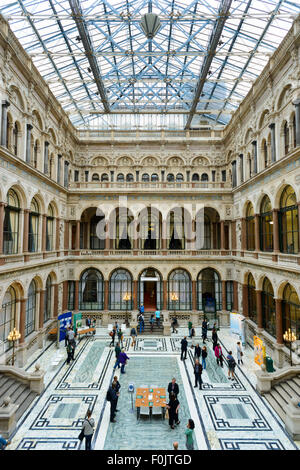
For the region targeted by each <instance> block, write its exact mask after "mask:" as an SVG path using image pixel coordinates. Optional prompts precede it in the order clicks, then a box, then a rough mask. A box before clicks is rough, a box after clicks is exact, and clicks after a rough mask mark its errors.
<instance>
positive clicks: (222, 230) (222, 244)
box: [220, 220, 225, 254]
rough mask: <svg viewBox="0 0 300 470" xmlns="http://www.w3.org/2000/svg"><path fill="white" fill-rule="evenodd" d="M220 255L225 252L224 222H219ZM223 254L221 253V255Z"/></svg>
mask: <svg viewBox="0 0 300 470" xmlns="http://www.w3.org/2000/svg"><path fill="white" fill-rule="evenodd" d="M220 224H221V253H222V252H223V251H225V222H224V220H221V222H220ZM222 254H223V253H222Z"/></svg>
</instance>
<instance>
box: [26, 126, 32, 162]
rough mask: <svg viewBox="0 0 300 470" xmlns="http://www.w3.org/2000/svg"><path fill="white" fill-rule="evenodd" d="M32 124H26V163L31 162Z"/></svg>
mask: <svg viewBox="0 0 300 470" xmlns="http://www.w3.org/2000/svg"><path fill="white" fill-rule="evenodd" d="M32 129H33V126H32V125H31V124H27V126H26V154H25V158H26V163H30V162H31V131H32Z"/></svg>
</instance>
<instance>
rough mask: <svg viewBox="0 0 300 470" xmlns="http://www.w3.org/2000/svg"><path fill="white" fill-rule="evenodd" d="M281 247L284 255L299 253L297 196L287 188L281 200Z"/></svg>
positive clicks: (291, 189) (289, 187)
mask: <svg viewBox="0 0 300 470" xmlns="http://www.w3.org/2000/svg"><path fill="white" fill-rule="evenodd" d="M279 246H280V251H281V252H282V253H292V254H295V253H298V252H299V244H298V207H297V199H296V194H295V192H294V190H293V188H292V187H291V186H286V187H285V188H284V190H283V192H282V195H281V198H280V209H279Z"/></svg>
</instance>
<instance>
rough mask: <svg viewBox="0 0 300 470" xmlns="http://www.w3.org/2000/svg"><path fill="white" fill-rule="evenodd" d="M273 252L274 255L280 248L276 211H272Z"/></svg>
mask: <svg viewBox="0 0 300 470" xmlns="http://www.w3.org/2000/svg"><path fill="white" fill-rule="evenodd" d="M272 214H273V243H274V246H273V251H274V252H275V253H279V251H280V246H279V223H278V209H273V211H272Z"/></svg>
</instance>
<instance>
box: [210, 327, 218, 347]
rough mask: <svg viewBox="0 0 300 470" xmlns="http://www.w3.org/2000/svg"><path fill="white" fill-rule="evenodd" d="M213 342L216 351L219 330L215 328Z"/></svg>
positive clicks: (212, 335) (212, 336) (212, 334)
mask: <svg viewBox="0 0 300 470" xmlns="http://www.w3.org/2000/svg"><path fill="white" fill-rule="evenodd" d="M211 340H212V343H213V350H215V347H216V346H217V343H218V333H217V329H216V328H215V326H214V327H213V329H212V333H211Z"/></svg>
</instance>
